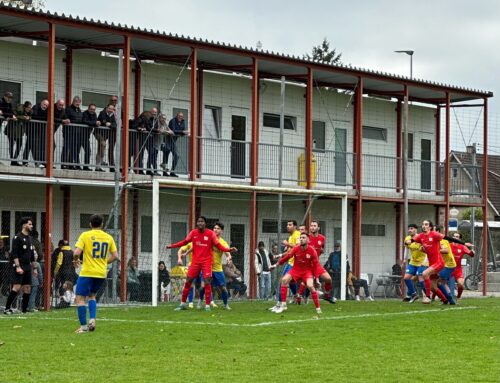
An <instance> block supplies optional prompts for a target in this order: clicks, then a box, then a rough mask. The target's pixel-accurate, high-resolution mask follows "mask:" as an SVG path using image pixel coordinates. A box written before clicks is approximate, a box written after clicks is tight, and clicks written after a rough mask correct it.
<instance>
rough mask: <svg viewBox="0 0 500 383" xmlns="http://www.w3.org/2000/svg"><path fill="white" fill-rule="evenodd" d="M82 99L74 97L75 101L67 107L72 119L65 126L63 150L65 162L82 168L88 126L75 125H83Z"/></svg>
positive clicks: (72, 166)
mask: <svg viewBox="0 0 500 383" xmlns="http://www.w3.org/2000/svg"><path fill="white" fill-rule="evenodd" d="M81 104H82V100H81V99H80V97H78V96H75V97H73V102H72V103H71V105H70V106H69V107H68V108H66V115H67V118H68V119H69V121H70V124H69V125H65V126H63V140H64V146H63V152H64V153H65V154H64V158H65V160H66V161H65V162H68V163H70V169H74V170H81V168H80V166H79V165H78V164H79V163H80V149H81V147H82V146H83V142H82V141H83V136H84V135H85V130H86V129H87V128H86V127H82V126H75V125H81V124H82V119H83V112H82V109H81V108H80V105H81Z"/></svg>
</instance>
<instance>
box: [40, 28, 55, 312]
mask: <svg viewBox="0 0 500 383" xmlns="http://www.w3.org/2000/svg"><path fill="white" fill-rule="evenodd" d="M48 43H49V46H48V78H47V81H48V86H47V99H48V101H49V108H48V112H47V141H46V147H47V151H46V152H45V153H46V156H47V158H46V172H45V174H46V176H47V177H50V178H51V177H52V163H53V161H54V79H55V76H54V72H55V69H54V68H55V58H56V51H55V47H56V26H55V25H54V24H53V23H49V34H48ZM52 203H53V186H52V185H51V184H47V185H46V186H45V217H46V218H45V219H46V222H45V238H44V241H45V267H44V274H43V275H44V281H43V285H44V289H43V297H44V299H43V305H44V307H45V310H50V293H51V288H50V286H51V281H52V275H51V271H52V270H51V267H50V266H51V262H52V261H51V253H52V249H51V242H52V223H53V209H52V208H53V206H52Z"/></svg>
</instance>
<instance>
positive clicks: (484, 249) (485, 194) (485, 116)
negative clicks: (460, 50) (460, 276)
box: [481, 98, 489, 295]
mask: <svg viewBox="0 0 500 383" xmlns="http://www.w3.org/2000/svg"><path fill="white" fill-rule="evenodd" d="M483 119H484V120H483V169H482V170H483V201H482V203H483V207H482V208H483V244H482V252H483V253H482V254H481V260H482V266H483V267H482V268H483V269H482V273H483V295H486V294H487V292H488V287H487V282H488V280H487V278H486V277H487V274H486V272H487V268H486V266H487V263H488V249H489V246H488V230H489V228H488V99H487V98H485V99H484V114H483Z"/></svg>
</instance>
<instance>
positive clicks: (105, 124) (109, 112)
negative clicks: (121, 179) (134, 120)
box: [94, 104, 116, 172]
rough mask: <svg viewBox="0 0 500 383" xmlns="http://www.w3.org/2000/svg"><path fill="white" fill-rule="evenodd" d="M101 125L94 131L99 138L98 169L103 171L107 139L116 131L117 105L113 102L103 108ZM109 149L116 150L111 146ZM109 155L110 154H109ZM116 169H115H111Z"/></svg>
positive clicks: (99, 118)
mask: <svg viewBox="0 0 500 383" xmlns="http://www.w3.org/2000/svg"><path fill="white" fill-rule="evenodd" d="M97 120H98V121H99V126H101V128H97V129H96V130H95V131H94V135H95V138H96V139H97V142H98V144H97V145H98V146H97V154H96V157H95V163H96V169H95V170H96V171H101V172H102V171H103V170H102V168H101V165H102V164H103V160H104V153H105V152H106V141H107V140H108V139H109V138H110V137H111V134H115V133H114V132H115V131H116V117H115V106H114V105H113V104H108V105H107V106H106V108H105V109H104V110H101V113H99V117H97ZM109 150H110V151H111V150H114V148H113V147H111V145H110V147H109ZM108 157H109V156H108ZM109 166H114V163H110V164H109ZM111 170H112V171H114V169H111Z"/></svg>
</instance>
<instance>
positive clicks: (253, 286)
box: [238, 191, 258, 299]
mask: <svg viewBox="0 0 500 383" xmlns="http://www.w3.org/2000/svg"><path fill="white" fill-rule="evenodd" d="M257 214H258V212H257V192H255V191H254V192H252V197H251V199H250V250H249V252H248V255H249V258H250V259H249V265H250V266H249V268H250V291H249V294H250V298H252V299H254V298H256V297H257V277H256V275H255V267H253V265H255V249H256V248H257V227H258V215H257ZM238 250H239V251H240V254H242V253H243V252H244V251H243V249H238Z"/></svg>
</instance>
